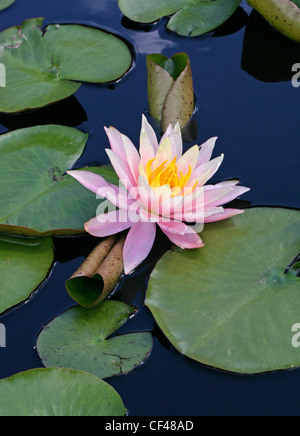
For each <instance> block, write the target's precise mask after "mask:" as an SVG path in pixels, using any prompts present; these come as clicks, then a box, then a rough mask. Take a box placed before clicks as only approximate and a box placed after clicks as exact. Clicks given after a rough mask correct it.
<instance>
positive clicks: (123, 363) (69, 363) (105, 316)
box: [37, 300, 153, 378]
mask: <svg viewBox="0 0 300 436" xmlns="http://www.w3.org/2000/svg"><path fill="white" fill-rule="evenodd" d="M135 312H136V310H135V309H134V308H133V307H130V306H128V305H127V304H125V303H122V302H119V301H112V300H108V301H105V302H103V303H102V304H101V305H100V306H99V307H98V308H96V309H90V310H89V309H85V308H83V307H81V306H76V307H73V308H72V309H69V310H67V311H66V312H65V313H63V314H62V315H61V316H59V317H57V318H56V319H55V320H53V321H52V322H51V323H50V324H48V326H46V327H45V329H44V330H43V331H42V332H41V334H40V336H39V338H38V342H37V350H38V353H39V356H40V358H41V359H42V362H43V364H44V365H45V366H46V367H64V368H71V369H77V370H81V371H86V372H89V373H92V374H94V375H96V376H97V377H99V378H108V377H112V376H114V375H120V374H126V373H128V372H129V371H132V370H133V369H134V368H136V367H137V366H139V365H141V364H142V363H143V362H144V361H145V360H146V359H147V358H148V356H149V354H150V352H151V350H152V347H153V343H152V336H151V333H149V332H138V333H127V334H122V335H119V336H113V337H111V335H112V334H113V333H115V332H116V330H118V329H119V328H120V327H121V326H123V325H124V324H125V323H126V322H127V321H128V319H129V318H130V317H131V316H133V315H134V313H135Z"/></svg>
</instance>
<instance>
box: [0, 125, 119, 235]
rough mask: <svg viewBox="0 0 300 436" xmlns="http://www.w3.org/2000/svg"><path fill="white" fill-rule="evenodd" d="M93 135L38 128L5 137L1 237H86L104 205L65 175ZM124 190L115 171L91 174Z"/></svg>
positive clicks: (0, 144)
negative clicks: (87, 227) (86, 229)
mask: <svg viewBox="0 0 300 436" xmlns="http://www.w3.org/2000/svg"><path fill="white" fill-rule="evenodd" d="M86 141H87V135H86V134H84V133H82V132H80V131H78V130H76V129H73V128H70V127H63V126H51V125H49V126H37V127H31V128H27V129H21V130H16V131H13V132H10V133H6V134H4V135H1V136H0V153H1V163H0V168H1V181H0V232H5V233H7V232H9V233H14V234H18V235H26V236H41V235H70V234H78V233H83V232H84V224H85V222H86V221H88V220H89V219H91V218H93V217H94V216H95V214H96V210H97V207H98V206H99V204H100V202H101V200H97V199H96V195H95V194H93V193H91V192H89V191H87V190H86V189H85V188H84V187H82V186H81V185H80V184H79V183H77V182H76V180H75V179H74V178H73V177H71V176H69V175H67V174H65V172H66V171H67V170H68V169H70V168H71V167H72V166H73V165H74V164H75V162H76V161H77V160H78V159H79V157H80V156H81V154H82V153H83V151H84V148H85V145H86ZM89 170H90V171H92V172H96V173H97V174H99V175H102V176H103V177H105V178H106V179H107V180H108V181H111V182H114V183H116V184H118V178H117V177H116V175H115V173H114V171H113V170H112V168H111V167H110V166H109V167H106V166H105V167H97V168H90V169H89Z"/></svg>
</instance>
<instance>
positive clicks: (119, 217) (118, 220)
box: [84, 210, 132, 238]
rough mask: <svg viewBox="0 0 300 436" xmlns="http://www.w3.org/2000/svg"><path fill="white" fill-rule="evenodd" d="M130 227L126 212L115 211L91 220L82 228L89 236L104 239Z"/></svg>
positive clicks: (130, 223)
mask: <svg viewBox="0 0 300 436" xmlns="http://www.w3.org/2000/svg"><path fill="white" fill-rule="evenodd" d="M131 226H132V222H131V221H129V219H128V214H127V212H126V211H123V210H116V211H112V212H109V213H107V214H102V215H99V216H97V217H96V218H93V219H91V220H90V221H89V222H87V223H86V224H85V226H84V227H85V230H86V231H87V232H88V233H89V234H91V235H93V236H97V237H99V238H105V237H106V236H111V235H115V234H116V233H120V232H122V231H123V230H127V229H129V227H131Z"/></svg>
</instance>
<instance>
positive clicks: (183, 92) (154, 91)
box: [147, 53, 195, 132]
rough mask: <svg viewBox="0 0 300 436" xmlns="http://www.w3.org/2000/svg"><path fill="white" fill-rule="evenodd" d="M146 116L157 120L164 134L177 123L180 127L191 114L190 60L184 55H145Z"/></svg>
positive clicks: (192, 104) (192, 99) (192, 88)
mask: <svg viewBox="0 0 300 436" xmlns="http://www.w3.org/2000/svg"><path fill="white" fill-rule="evenodd" d="M147 69H148V100H149V109H150V114H151V115H152V117H153V118H155V119H156V120H158V121H160V122H161V124H162V130H163V131H164V132H165V131H166V130H167V128H168V126H169V125H170V124H172V125H173V126H174V127H175V125H176V124H177V123H178V122H179V124H180V127H181V128H183V127H184V126H185V125H186V124H187V123H188V122H189V121H190V119H191V117H192V115H193V112H194V104H195V102H194V86H193V76H192V69H191V64H190V59H189V57H188V55H187V54H186V53H178V54H176V55H175V56H173V57H172V58H167V57H166V56H163V55H160V54H151V55H148V56H147Z"/></svg>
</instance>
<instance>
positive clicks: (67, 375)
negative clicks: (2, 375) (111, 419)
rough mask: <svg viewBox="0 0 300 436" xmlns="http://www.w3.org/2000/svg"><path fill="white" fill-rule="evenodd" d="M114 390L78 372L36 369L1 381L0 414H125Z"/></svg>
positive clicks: (98, 380)
mask: <svg viewBox="0 0 300 436" xmlns="http://www.w3.org/2000/svg"><path fill="white" fill-rule="evenodd" d="M125 414H126V409H125V407H124V404H123V402H122V400H121V398H120V396H119V395H118V394H117V392H116V391H115V390H114V389H113V388H112V387H111V386H110V385H108V384H107V383H105V382H104V381H103V380H100V379H99V378H97V377H95V376H94V375H91V374H87V373H84V372H80V371H71V370H69V369H59V368H51V369H45V368H39V369H33V370H31V371H26V372H22V373H20V374H17V375H14V376H13V377H10V378H7V379H4V380H1V381H0V416H124V415H125Z"/></svg>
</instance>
